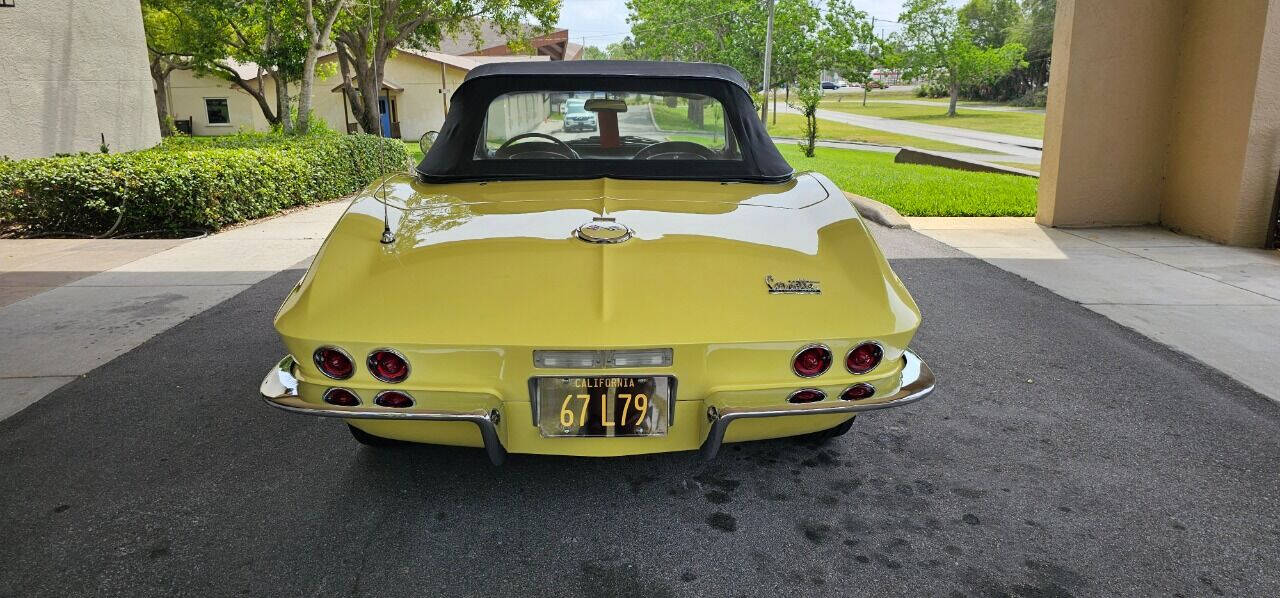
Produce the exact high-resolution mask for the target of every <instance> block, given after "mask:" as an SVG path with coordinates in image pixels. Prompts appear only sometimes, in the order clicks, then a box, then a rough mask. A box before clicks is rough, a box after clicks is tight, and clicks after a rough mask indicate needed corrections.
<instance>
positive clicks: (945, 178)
mask: <svg viewBox="0 0 1280 598" xmlns="http://www.w3.org/2000/svg"><path fill="white" fill-rule="evenodd" d="M778 149H779V150H781V151H782V155H783V157H785V158H786V159H787V162H789V163H790V164H791V166H792V167H794V168H795V169H796V170H797V171H802V170H813V171H816V172H820V173H822V174H825V175H827V176H828V177H830V178H831V180H832V181H834V182H835V183H836V184H837V185H839V186H840V188H841V189H843V190H845V191H848V192H849V193H854V194H857V195H862V196H864V197H870V198H871V199H874V200H876V201H880V202H883V203H886V204H888V205H890V206H893V207H894V209H896V210H898V212H900V213H901V214H902V215H904V216H1034V215H1035V213H1036V186H1037V184H1038V183H1039V181H1038V180H1037V179H1033V178H1029V177H1021V176H1015V175H1011V174H989V173H985V172H966V171H963V170H952V169H949V168H940V167H937V166H921V165H917V164H896V163H894V161H893V154H886V153H880V152H864V151H858V150H844V149H831V148H826V147H820V148H818V149H817V152H816V153H815V155H814V157H813V158H806V157H804V154H803V153H801V152H800V148H798V147H796V146H795V145H792V144H778Z"/></svg>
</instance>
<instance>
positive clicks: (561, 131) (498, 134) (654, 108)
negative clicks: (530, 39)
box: [475, 90, 742, 161]
mask: <svg viewBox="0 0 1280 598" xmlns="http://www.w3.org/2000/svg"><path fill="white" fill-rule="evenodd" d="M732 131H733V129H732V127H730V126H728V124H727V123H726V121H725V110H724V106H723V105H721V103H720V101H719V100H717V99H715V98H712V97H709V96H706V95H702V94H697V93H678V92H617V91H591V90H573V91H565V90H557V91H522V92H515V93H505V94H502V95H499V96H497V97H495V98H494V99H493V101H492V102H490V103H489V107H488V110H487V112H486V116H485V123H484V128H483V133H482V137H481V139H480V140H479V142H478V146H477V148H476V153H475V157H476V159H481V160H715V161H725V160H741V159H742V155H741V153H740V151H739V148H738V145H737V144H736V143H735V142H734V139H733V133H732Z"/></svg>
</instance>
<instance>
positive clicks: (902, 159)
mask: <svg viewBox="0 0 1280 598" xmlns="http://www.w3.org/2000/svg"><path fill="white" fill-rule="evenodd" d="M893 161H894V162H895V163H898V164H923V165H925V166H940V167H942V168H952V169H955V170H967V171H969V172H990V173H994V174H1012V175H1015V176H1024V177H1028V178H1033V179H1038V178H1040V173H1038V172H1036V171H1034V170H1026V169H1024V168H1014V167H1011V166H1004V165H1002V164H993V163H991V162H983V161H981V160H965V159H961V158H953V157H951V156H947V155H944V154H941V153H938V152H928V151H924V150H918V149H915V148H910V147H904V148H902V151H899V152H898V155H896V156H894V157H893Z"/></svg>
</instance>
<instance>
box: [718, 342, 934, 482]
mask: <svg viewBox="0 0 1280 598" xmlns="http://www.w3.org/2000/svg"><path fill="white" fill-rule="evenodd" d="M902 359H903V361H904V363H903V365H902V386H901V387H899V389H898V392H896V393H894V394H893V395H892V396H890V397H888V398H887V399H882V400H880V401H878V402H875V403H851V402H846V401H840V400H838V399H837V400H836V402H835V403H830V402H827V401H822V402H818V403H807V404H802V405H785V406H776V405H771V406H764V407H730V408H725V409H716V408H715V407H714V406H713V407H709V408H707V421H708V422H710V423H711V430H710V431H708V432H707V439H706V441H704V442H703V443H702V448H701V449H700V452H701V454H702V458H703V459H707V460H710V459H713V458H715V456H716V453H718V452H720V445H721V443H723V442H724V433H725V430H726V429H727V428H728V427H729V424H730V423H732V422H733V421H734V420H738V419H751V418H757V417H783V416H790V415H823V414H831V413H858V412H861V411H874V410H876V409H888V408H889V407H898V406H901V405H906V404H907V403H914V402H916V401H919V400H920V399H923V398H925V397H926V396H929V393H931V392H933V385H934V380H933V370H931V369H929V366H928V365H926V364H925V363H924V362H923V361H921V360H920V358H919V357H917V356H916V354H915V353H912V352H911V351H905V352H903V355H902Z"/></svg>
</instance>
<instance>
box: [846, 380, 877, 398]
mask: <svg viewBox="0 0 1280 598" xmlns="http://www.w3.org/2000/svg"><path fill="white" fill-rule="evenodd" d="M873 394H876V387H874V386H872V385H870V384H867V383H866V382H859V383H857V384H854V385H853V386H850V387H849V388H846V389H844V392H842V393H840V399H841V400H844V401H861V400H862V399H869V398H871V395H873Z"/></svg>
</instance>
